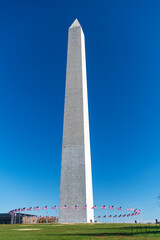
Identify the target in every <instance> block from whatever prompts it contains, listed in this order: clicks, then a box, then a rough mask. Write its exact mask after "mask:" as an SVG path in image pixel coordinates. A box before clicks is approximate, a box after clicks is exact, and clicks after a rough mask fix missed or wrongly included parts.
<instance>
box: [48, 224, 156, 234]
mask: <svg viewBox="0 0 160 240" xmlns="http://www.w3.org/2000/svg"><path fill="white" fill-rule="evenodd" d="M65 231H67V230H66V229H65ZM68 231H71V229H68ZM77 231H82V232H77ZM85 231H86V232H85ZM87 231H88V229H86V228H82V229H81V230H80V229H77V230H76V229H74V230H73V232H72V233H67V232H66V233H59V234H54V233H47V234H46V235H48V236H51V235H54V236H66V237H67V236H83V237H85V236H88V237H91V236H92V237H105V236H133V235H134V236H136V235H143V234H148V235H149V234H160V227H159V226H158V227H157V226H156V225H155V226H149V225H147V226H128V227H115V228H93V229H90V231H91V232H90V233H89V232H87ZM98 231H99V232H98Z"/></svg>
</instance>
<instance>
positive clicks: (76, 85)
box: [59, 19, 94, 223]
mask: <svg viewBox="0 0 160 240" xmlns="http://www.w3.org/2000/svg"><path fill="white" fill-rule="evenodd" d="M64 205H66V207H65V206H64ZM75 205H77V207H75ZM85 206H86V207H85ZM92 206H93V192H92V173H91V156H90V136H89V119H88V96H87V80H86V60H85V40H84V34H83V31H82V28H81V25H80V24H79V22H78V20H77V19H76V20H75V21H74V22H73V24H72V25H71V27H70V28H69V36H68V53H67V73H66V89H65V110H64V123H63V146H62V162H61V184H60V201H59V222H61V223H63V222H94V216H93V215H94V214H93V209H91V208H92ZM72 208H74V209H72Z"/></svg>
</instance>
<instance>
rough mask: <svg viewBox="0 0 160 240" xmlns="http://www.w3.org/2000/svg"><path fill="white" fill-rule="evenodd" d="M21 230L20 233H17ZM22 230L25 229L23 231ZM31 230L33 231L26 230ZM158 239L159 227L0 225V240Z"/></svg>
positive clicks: (122, 225)
mask: <svg viewBox="0 0 160 240" xmlns="http://www.w3.org/2000/svg"><path fill="white" fill-rule="evenodd" d="M20 229H22V231H19V230H20ZM23 229H26V230H25V231H23ZM27 229H33V230H30V231H29V230H27ZM34 229H35V230H34ZM15 239H16V240H51V239H56V240H60V239H61V240H66V239H68V240H70V239H71V240H78V239H86V240H87V239H97V240H98V239H100V240H101V239H107V240H110V239H111V240H112V239H113V240H114V239H115V240H116V239H117V240H121V239H125V240H128V239H131V240H136V239H138V240H140V239H142V240H145V239H150V240H151V239H160V226H159V225H157V226H156V225H155V224H151V225H144V224H143V225H139V224H99V223H95V224H73V225H72V224H35V225H33V224H32V225H22V224H21V225H19V224H17V225H0V240H15Z"/></svg>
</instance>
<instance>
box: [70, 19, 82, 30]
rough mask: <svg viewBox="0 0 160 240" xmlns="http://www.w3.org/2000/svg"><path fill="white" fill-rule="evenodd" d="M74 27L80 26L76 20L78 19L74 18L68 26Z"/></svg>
mask: <svg viewBox="0 0 160 240" xmlns="http://www.w3.org/2000/svg"><path fill="white" fill-rule="evenodd" d="M75 27H81V25H80V23H79V22H78V19H77V18H76V19H75V20H74V22H73V23H72V25H71V26H70V28H75Z"/></svg>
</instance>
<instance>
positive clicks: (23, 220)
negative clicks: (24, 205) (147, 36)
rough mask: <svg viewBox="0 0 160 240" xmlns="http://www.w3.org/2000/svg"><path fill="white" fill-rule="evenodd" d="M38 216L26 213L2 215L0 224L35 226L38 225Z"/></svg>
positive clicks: (0, 215)
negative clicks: (34, 224)
mask: <svg viewBox="0 0 160 240" xmlns="http://www.w3.org/2000/svg"><path fill="white" fill-rule="evenodd" d="M37 219H38V218H37V216H36V215H31V214H24V213H14V214H12V215H11V214H9V213H0V224H33V223H37Z"/></svg>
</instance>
